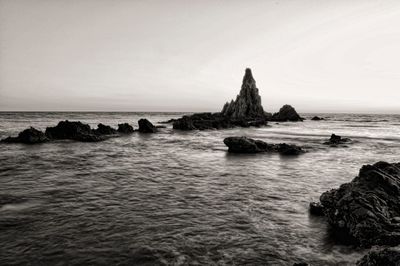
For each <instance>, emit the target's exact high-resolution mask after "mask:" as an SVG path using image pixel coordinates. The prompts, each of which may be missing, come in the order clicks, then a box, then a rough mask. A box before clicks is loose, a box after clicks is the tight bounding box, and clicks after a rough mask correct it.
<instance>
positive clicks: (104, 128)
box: [93, 123, 118, 135]
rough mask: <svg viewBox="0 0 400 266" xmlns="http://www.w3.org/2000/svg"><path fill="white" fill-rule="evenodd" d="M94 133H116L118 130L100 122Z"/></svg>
mask: <svg viewBox="0 0 400 266" xmlns="http://www.w3.org/2000/svg"><path fill="white" fill-rule="evenodd" d="M93 133H94V134H96V135H114V134H117V133H118V131H117V130H116V129H114V128H112V127H110V126H107V125H104V124H102V123H100V124H98V125H97V129H94V130H93Z"/></svg>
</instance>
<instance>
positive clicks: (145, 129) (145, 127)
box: [138, 119, 157, 133]
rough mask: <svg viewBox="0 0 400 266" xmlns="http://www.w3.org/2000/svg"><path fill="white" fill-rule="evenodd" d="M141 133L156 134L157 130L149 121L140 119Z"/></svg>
mask: <svg viewBox="0 0 400 266" xmlns="http://www.w3.org/2000/svg"><path fill="white" fill-rule="evenodd" d="M138 124H139V132H141V133H155V132H157V128H156V127H155V126H154V125H153V124H152V123H151V122H150V121H149V120H147V119H140V120H139V121H138Z"/></svg>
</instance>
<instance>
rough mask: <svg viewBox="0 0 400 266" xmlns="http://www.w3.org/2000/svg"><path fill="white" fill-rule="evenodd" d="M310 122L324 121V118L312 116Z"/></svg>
mask: <svg viewBox="0 0 400 266" xmlns="http://www.w3.org/2000/svg"><path fill="white" fill-rule="evenodd" d="M311 120H313V121H319V120H325V118H323V117H319V116H314V117H313V118H311Z"/></svg>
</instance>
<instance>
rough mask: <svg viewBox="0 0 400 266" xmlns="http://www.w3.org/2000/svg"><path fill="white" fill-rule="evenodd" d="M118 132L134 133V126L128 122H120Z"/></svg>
mask: <svg viewBox="0 0 400 266" xmlns="http://www.w3.org/2000/svg"><path fill="white" fill-rule="evenodd" d="M118 132H119V133H122V134H130V133H133V132H134V130H133V127H132V126H131V125H129V124H128V123H123V124H118Z"/></svg>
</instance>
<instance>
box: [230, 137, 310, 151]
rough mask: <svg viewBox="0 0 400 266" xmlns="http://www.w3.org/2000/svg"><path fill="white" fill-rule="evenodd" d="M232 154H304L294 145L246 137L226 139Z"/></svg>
mask: <svg viewBox="0 0 400 266" xmlns="http://www.w3.org/2000/svg"><path fill="white" fill-rule="evenodd" d="M224 143H225V145H226V146H228V148H229V149H228V152H231V153H258V152H278V153H280V154H282V155H298V154H300V153H303V152H304V151H303V149H302V148H301V147H299V146H296V145H292V144H286V143H281V144H268V143H266V142H264V141H261V140H254V139H250V138H246V137H228V138H225V139H224Z"/></svg>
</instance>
